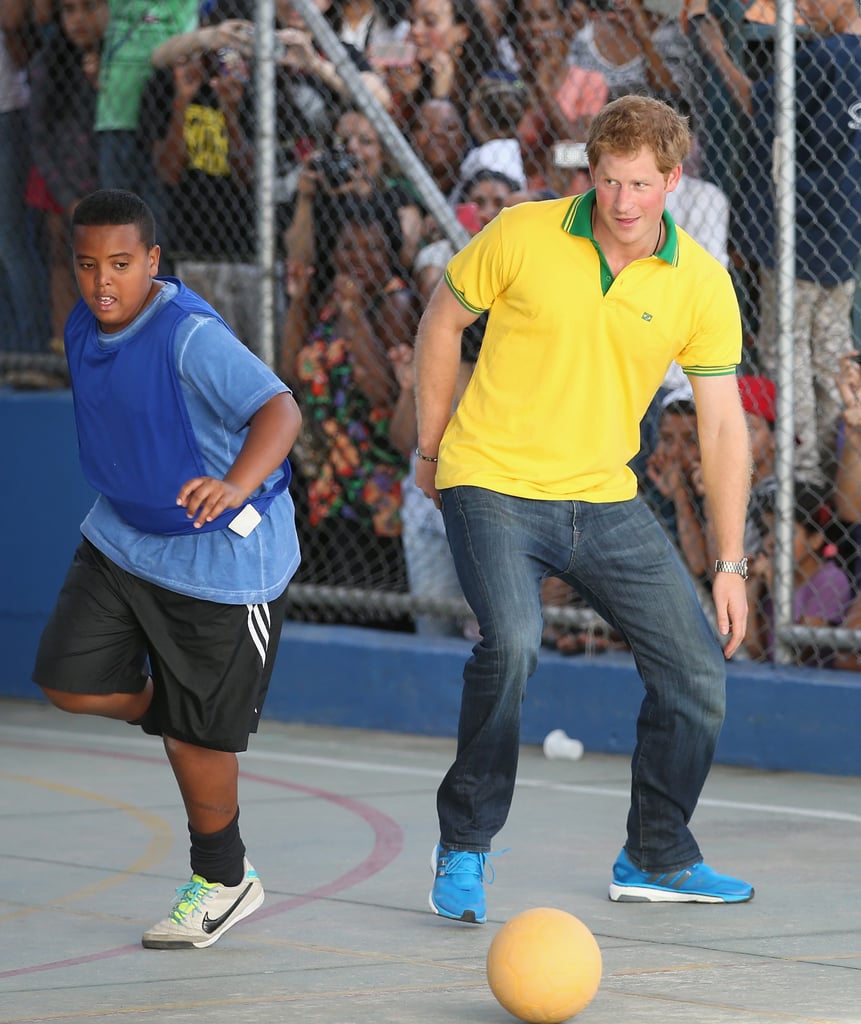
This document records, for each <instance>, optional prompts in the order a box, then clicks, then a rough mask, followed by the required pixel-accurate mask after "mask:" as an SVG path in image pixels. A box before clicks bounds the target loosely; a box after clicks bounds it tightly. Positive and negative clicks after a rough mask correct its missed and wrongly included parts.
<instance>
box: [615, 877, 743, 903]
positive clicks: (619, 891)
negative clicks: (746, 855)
mask: <svg viewBox="0 0 861 1024" xmlns="http://www.w3.org/2000/svg"><path fill="white" fill-rule="evenodd" d="M610 899H611V900H612V901H613V902H614V903H749V902H750V901H751V900H752V899H753V889H751V891H750V895H748V896H737V897H729V898H727V897H725V896H709V895H707V894H706V893H701V892H679V891H676V890H673V889H657V888H654V889H653V888H651V887H650V886H646V885H616V884H615V882H614V883H612V884H611V885H610Z"/></svg>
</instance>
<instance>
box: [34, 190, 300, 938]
mask: <svg viewBox="0 0 861 1024" xmlns="http://www.w3.org/2000/svg"><path fill="white" fill-rule="evenodd" d="M72 251H73V259H74V264H75V276H76V279H77V283H78V288H79V290H80V292H81V296H82V301H81V302H79V303H78V304H77V306H76V307H75V308H74V310H73V311H72V314H71V316H70V317H69V321H68V323H67V325H66V332H65V346H66V356H67V359H68V363H69V373H70V376H71V381H72V390H73V394H74V399H75V419H76V425H77V430H78V444H79V448H80V457H81V465H82V469H83V471H84V476H85V477H86V478H87V480H88V482H89V483H90V484H91V485H92V486H93V488H94V489H95V490H96V491H97V492H98V497H97V498H96V502H95V504H94V505H93V507H92V508H91V509H90V511H89V513H88V514H87V516H86V518H85V519H84V522H83V524H82V525H81V532H82V533H83V540H82V542H81V544H80V546H79V547H78V550H77V552H76V554H75V557H74V560H73V562H72V565H71V568H70V569H69V572H68V575H67V576H66V580H65V583H64V584H63V588H62V590H61V592H60V596H59V599H58V601H57V606H56V608H55V610H54V613H53V615H52V616H51V619H50V620H49V622H48V624H47V626H46V627H45V631H44V633H43V635H42V639H41V642H40V644H39V650H38V653H37V656H36V665H35V668H34V671H33V679H34V681H35V682H36V683H37V684H38V685H39V686H40V687H41V688H42V690H43V692H44V694H45V696H46V697H47V698H48V700H50V701H51V703H52V704H55V705H56V706H57V707H59V708H62V709H63V710H64V711H69V712H71V713H73V714H89V715H100V716H103V717H105V718H114V719H119V720H120V721H129V722H130V723H131V724H138V725H140V726H141V727H142V728H143V730H144V732H147V733H150V734H153V735H161V736H162V737H163V741H164V748H165V751H166V753H167V757H168V760H169V761H170V765H171V768H172V769H173V773H174V775H175V777H176V780H177V783H178V785H179V789H180V793H181V794H182V799H183V802H184V804H185V810H186V813H187V816H188V828H189V834H190V837H191V858H190V859H191V870H192V876H191V880H190V881H189V882H188V883H187V884H186V885H184V886H182V887H181V888H179V889H178V890H177V898H176V901H175V903H174V906H173V909H172V910H171V912H170V914H169V915H168V917H167V918H165V919H164V920H163V921H160V922H159V923H158V924H156V925H154V926H153V927H152V928H150V929H148V930H147V931H146V932H144V935H143V940H142V941H143V945H144V946H145V947H147V948H150V949H180V948H189V947H197V948H200V947H203V946H210V945H212V943H213V942H216V941H217V940H218V939H219V938H220V937H221V936H222V935H223V934H224V932H226V931H227V929H228V928H231V927H232V926H233V925H234V924H236V922H237V921H240V920H241V919H242V918H244V917H247V916H248V915H249V914H250V913H252V911H254V910H255V909H256V908H257V907H259V906H260V904H261V903H262V902H263V886H262V885H261V882H260V878H259V877H258V875H257V872H256V871H255V870H254V868H253V867H252V866H251V865H250V864H249V863H248V860H247V859H246V858H245V845H244V844H243V842H242V837H241V835H240V832H239V803H238V788H237V777H238V766H237V758H236V751H240V750H245V748H246V747H247V745H248V737H249V734H250V733H252V732H256V731H257V724H258V721H259V718H260V712H261V710H262V708H263V700H264V698H265V696H266V689H267V686H268V684H269V678H270V676H271V674H272V668H273V665H274V660H275V655H276V652H277V650H278V639H279V636H280V631H281V623H282V621H283V618H284V609H285V604H286V589H287V583H288V582H289V580H290V578H291V577H292V575H293V573H294V572H295V571H296V567H297V565H298V563H299V548H298V543H297V539H296V532H295V529H294V524H293V518H294V516H293V503H292V501H291V499H290V495H289V492H288V491H287V485H288V483H289V480H290V464H289V462H288V461H287V455H288V452H289V451H290V449H291V448H292V447H293V443H294V441H295V440H296V437H297V435H298V433H299V427H300V424H301V416H300V413H299V409H298V407H297V405H296V403H295V401H294V400H293V397H292V395H291V394H290V391H289V389H288V388H287V387H286V386H285V385H284V384H283V383H282V382H281V381H280V380H279V379H278V377H276V376H275V374H274V373H272V371H271V370H269V368H268V367H267V366H266V365H265V364H264V363H262V362H261V361H260V360H259V359H257V358H256V356H254V355H253V354H252V353H251V352H250V351H249V350H248V349H247V348H246V347H245V346H244V345H243V344H242V343H241V342H240V341H239V340H238V338H236V336H235V335H234V334H233V333H232V332H231V331H230V329H229V328H228V327H227V325H226V324H225V323H224V321H223V320H222V319H221V317H220V316H219V315H218V314H217V313H216V312H215V310H214V309H212V307H210V306H209V305H207V304H206V303H205V302H204V301H203V300H202V299H201V298H200V297H199V296H198V295H196V294H195V293H194V292H192V291H190V290H189V289H188V288H186V287H185V286H184V285H183V284H181V283H180V282H179V281H177V280H176V279H171V278H158V277H156V275H157V273H158V264H159V255H160V248H159V246H158V245H156V244H155V223H154V219H153V215H152V211H151V210H150V209H149V207H148V206H147V205H146V204H145V203H144V202H143V200H141V199H140V197H139V196H137V195H136V194H134V193H132V192H127V191H123V190H103V191H99V192H94V193H92V194H91V195H89V196H87V197H85V198H84V199H83V200H82V201H81V202H80V203H79V204H78V206H77V207H76V209H75V212H74V216H73V219H72Z"/></svg>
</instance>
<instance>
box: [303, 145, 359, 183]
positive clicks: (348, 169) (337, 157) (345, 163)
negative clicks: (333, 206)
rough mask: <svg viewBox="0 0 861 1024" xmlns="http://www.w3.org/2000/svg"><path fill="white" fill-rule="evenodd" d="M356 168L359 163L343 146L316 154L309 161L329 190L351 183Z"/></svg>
mask: <svg viewBox="0 0 861 1024" xmlns="http://www.w3.org/2000/svg"><path fill="white" fill-rule="evenodd" d="M358 166H359V161H358V160H357V159H356V158H355V157H354V156H353V154H352V153H348V152H347V151H346V149H344V147H343V146H334V147H333V148H332V149H329V150H326V151H325V152H323V153H318V154H317V156H315V157H314V158H313V159H312V160H311V167H312V168H313V169H314V170H315V171H318V172H319V173H320V174H322V175H323V177H324V178H325V180H326V183H327V184H328V185H329V187H330V188H338V187H339V186H340V185H346V184H347V182H349V181H352V179H353V171H354V170H355V169H356V168H357V167H358Z"/></svg>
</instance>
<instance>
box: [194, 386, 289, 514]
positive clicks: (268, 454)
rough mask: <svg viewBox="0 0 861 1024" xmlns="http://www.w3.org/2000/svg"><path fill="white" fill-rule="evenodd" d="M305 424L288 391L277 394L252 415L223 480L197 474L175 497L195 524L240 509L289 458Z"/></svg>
mask: <svg viewBox="0 0 861 1024" xmlns="http://www.w3.org/2000/svg"><path fill="white" fill-rule="evenodd" d="M301 426H302V414H301V413H300V411H299V406H298V405H297V404H296V401H295V399H294V398H293V396H292V395H291V394H290V393H289V392H286V391H285V392H282V393H281V394H278V395H274V396H273V397H272V398H270V399H269V401H268V402H264V403H263V405H261V406H260V408H259V409H258V410H257V412H256V413H254V415H253V416H252V417H251V420H250V423H249V428H248V434H247V436H246V438H245V443H244V444H243V445H242V449H241V450H240V452H239V454H238V455H237V456H236V459H235V461H234V463H233V465H232V466H231V467H230V469H229V470H228V471H227V473H226V474H225V476H224V479H223V480H218V479H216V478H215V477H211V476H198V477H194V478H193V479H192V480H188V481H187V482H186V483H185V484H183V486H182V487H181V488H180V491H179V494H178V495H177V497H176V503H177V505H181V506H182V507H183V508H186V509H188V518H189V519H194V520H195V523H194V525H195V526H197V527H201V526H203V524H204V523H206V522H209V521H211V520H212V519H215V518H216V516H218V515H220V514H221V513H222V512H223V511H224V510H225V509H228V508H239V507H240V505H242V504H243V503H244V502H245V501H246V499H247V498H248V496H249V494H251V493H252V492H253V491H255V490H256V489H257V488H258V487H259V486H260V485H261V484H262V483H263V481H264V480H265V479H266V477H268V476H269V474H270V473H273V472H274V471H275V470H276V469H277V468H278V467H279V466H280V465H281V463H282V462H283V461H284V460H285V459H286V458H287V456H288V454H289V453H290V449H291V448H292V447H293V445H294V443H295V441H296V438H297V437H298V436H299V428H300V427H301Z"/></svg>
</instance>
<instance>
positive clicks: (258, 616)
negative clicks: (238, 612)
mask: <svg viewBox="0 0 861 1024" xmlns="http://www.w3.org/2000/svg"><path fill="white" fill-rule="evenodd" d="M245 607H246V608H247V609H248V635H249V636H250V637H251V642H252V643H253V644H254V646H255V647H256V648H257V653H258V654H259V655H260V660H261V661H262V662H263V664H264V665H265V664H266V652H267V650H268V649H269V628H270V625H271V619H270V617H269V605H268V604H266V603H265V602H264V603H263V604H247V605H246V606H245Z"/></svg>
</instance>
